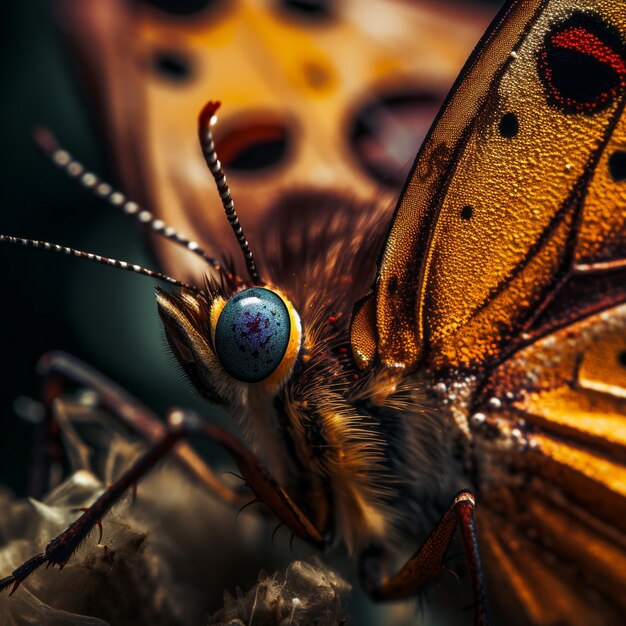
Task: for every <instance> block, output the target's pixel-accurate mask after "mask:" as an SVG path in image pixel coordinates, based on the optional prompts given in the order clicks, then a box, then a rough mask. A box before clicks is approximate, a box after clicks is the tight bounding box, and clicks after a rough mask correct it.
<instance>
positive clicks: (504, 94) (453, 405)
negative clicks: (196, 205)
mask: <svg viewBox="0 0 626 626" xmlns="http://www.w3.org/2000/svg"><path fill="white" fill-rule="evenodd" d="M623 9H624V6H623V2H619V1H618V2H616V1H611V0H602V1H598V2H585V1H581V2H568V1H565V0H562V1H559V0H547V1H543V2H540V1H524V2H522V1H516V2H511V3H508V4H507V5H506V6H505V7H504V8H503V9H502V11H501V13H500V14H499V16H498V17H497V18H496V20H495V22H494V24H493V25H492V27H491V28H490V29H489V30H488V32H487V33H486V35H485V36H484V38H483V39H482V41H481V43H480V44H479V47H478V48H477V50H476V52H475V53H474V54H473V55H472V57H471V58H470V60H469V61H468V64H467V65H466V67H465V69H464V70H463V72H462V74H461V76H460V78H459V80H458V82H457V84H456V86H455V88H454V89H453V91H452V93H451V95H450V96H449V98H448V100H447V102H446V104H445V105H444V108H443V109H442V111H441V113H440V115H439V117H438V119H437V121H436V122H435V125H434V126H433V128H432V130H431V132H430V134H429V135H428V137H427V139H426V141H425V143H424V146H423V147H422V150H421V151H420V153H419V154H418V156H417V159H416V162H415V165H414V167H413V170H412V173H411V175H410V177H409V180H408V181H407V184H406V186H405V189H404V191H403V193H402V196H401V198H400V201H399V203H398V207H397V209H396V212H395V214H394V215H393V217H392V219H391V226H390V228H389V229H387V220H386V219H381V218H382V217H387V214H386V209H384V208H380V207H376V208H375V209H373V208H372V207H364V206H361V205H357V206H350V204H349V203H345V202H344V203H342V204H340V205H338V204H333V203H329V202H328V198H326V197H324V196H323V195H321V194H317V195H315V194H306V195H302V194H301V195H293V196H291V197H286V198H285V199H284V200H283V202H282V204H281V205H280V206H278V207H276V208H275V213H274V214H273V217H272V219H271V220H270V221H271V223H274V224H276V228H275V229H274V230H273V232H271V233H269V234H267V236H266V237H264V238H263V239H262V240H261V241H259V242H257V243H255V247H254V249H255V253H256V254H257V256H256V257H254V258H253V256H252V252H251V251H250V246H249V245H248V242H247V240H246V238H245V236H244V234H243V231H242V229H241V226H240V225H239V223H238V220H237V217H236V214H235V213H234V208H233V205H232V200H231V198H230V192H229V191H228V187H227V185H226V183H225V180H224V178H223V173H222V172H221V168H220V166H219V162H218V161H217V158H216V156H215V154H214V150H213V145H212V137H211V134H210V129H209V126H208V125H207V119H208V117H210V115H211V114H212V113H213V112H214V108H212V107H211V106H209V108H207V109H205V111H204V113H203V114H202V115H201V117H200V130H201V141H202V145H203V151H204V154H205V157H206V158H207V162H208V164H209V167H210V169H211V172H212V173H213V175H214V176H215V178H216V181H217V184H218V188H219V189H220V196H221V198H222V201H223V203H224V208H225V209H226V212H227V214H228V215H229V221H230V222H231V225H232V227H233V229H234V232H235V234H236V236H237V238H238V240H239V243H240V247H241V249H242V250H243V252H244V257H245V262H246V268H247V271H248V276H247V277H241V276H236V275H235V272H234V271H233V270H229V269H228V268H226V267H225V266H224V265H223V264H221V263H220V262H218V261H216V260H213V259H209V258H206V260H207V261H208V262H209V264H210V266H211V267H213V268H214V270H215V272H217V275H216V276H215V277H214V278H212V279H209V281H208V284H207V285H206V286H203V287H198V286H186V285H184V284H181V283H177V282H176V281H174V283H175V284H176V285H177V287H178V289H177V290H176V291H174V292H166V291H163V290H160V291H159V292H158V295H157V304H158V310H159V314H160V316H161V319H162V320H163V323H164V326H165V330H166V334H167V337H168V341H169V344H170V346H171V348H172V350H173V352H174V354H175V355H176V357H177V358H178V360H179V362H180V363H181V365H182V366H183V368H184V370H185V371H186V373H187V374H188V376H189V378H190V379H191V381H192V382H193V383H194V385H195V387H196V388H197V389H198V391H199V392H200V393H201V394H202V395H203V396H204V397H206V398H207V399H208V400H210V401H211V402H215V403H218V404H222V405H223V406H225V407H226V408H227V410H229V411H230V412H231V413H232V414H233V416H234V417H236V418H237V419H241V420H243V422H244V423H245V425H246V426H247V428H248V430H249V431H250V432H251V433H253V436H252V440H253V444H252V445H253V449H254V451H255V452H256V453H257V454H258V455H259V456H260V457H262V459H263V463H260V462H259V461H258V460H257V459H256V457H255V456H253V455H252V454H251V453H250V452H249V451H248V450H247V449H245V448H243V447H242V446H241V444H239V443H238V442H236V441H234V440H233V439H232V437H229V436H227V435H225V434H224V433H223V432H222V431H221V430H220V429H218V428H216V427H213V426H211V425H202V423H200V422H197V421H196V420H185V419H183V418H182V417H181V415H180V413H176V414H175V417H176V420H175V422H176V423H175V425H174V426H175V427H174V428H173V430H172V431H171V432H170V433H169V434H166V435H165V436H164V437H163V438H162V439H161V440H160V441H159V443H157V444H155V447H154V448H152V450H151V451H150V452H148V453H147V454H146V456H145V457H144V461H143V462H142V463H143V464H142V463H141V462H138V465H137V466H136V468H134V469H131V470H130V471H129V473H128V475H127V476H126V478H125V481H126V482H125V483H123V484H120V485H119V486H118V487H117V489H118V491H119V490H121V489H122V488H123V487H124V486H125V485H126V484H130V483H131V482H133V481H134V480H136V479H137V478H138V477H139V476H140V473H141V472H143V471H145V470H146V469H147V468H148V467H149V466H151V464H153V463H154V462H156V459H157V458H158V456H159V455H162V454H163V453H164V452H165V451H166V450H167V449H169V448H171V447H172V446H173V444H174V443H175V442H176V441H178V440H179V439H180V438H181V437H184V436H185V435H187V434H188V433H189V432H196V431H197V432H203V433H204V434H205V435H207V436H210V437H212V438H214V439H216V440H218V441H219V442H220V443H221V444H222V445H223V446H224V447H225V448H226V449H227V450H229V451H230V452H231V454H233V456H234V457H235V460H236V461H237V463H238V465H239V467H240V469H241V471H242V473H243V475H244V477H245V479H246V482H247V483H248V484H249V485H250V486H251V488H252V489H253V491H254V492H255V494H256V496H257V497H258V498H259V499H260V500H261V501H262V502H264V503H265V504H266V505H267V506H268V508H270V509H271V510H272V511H273V512H274V513H275V514H276V515H277V516H278V517H279V518H280V519H281V521H283V522H284V523H286V524H287V525H288V526H289V527H290V528H292V529H293V530H294V532H295V533H296V534H298V536H300V537H303V538H305V539H307V540H309V541H311V542H312V543H314V544H316V545H325V544H327V543H329V542H330V541H331V540H332V538H333V537H336V538H338V539H340V540H341V541H343V542H345V543H346V544H347V545H348V546H351V547H353V548H354V549H355V550H356V551H358V552H359V553H360V554H361V572H362V575H363V578H364V582H365V585H366V587H367V589H368V590H369V591H370V593H371V594H372V595H373V596H374V597H376V598H378V599H396V598H402V597H408V596H410V595H412V594H414V593H416V592H417V591H418V590H419V589H420V588H421V587H422V586H423V585H424V584H425V583H426V582H427V581H428V580H430V579H431V578H432V577H433V576H435V575H437V574H438V573H439V572H440V571H441V570H442V567H443V560H444V558H445V555H446V553H447V551H448V548H449V546H450V542H451V540H452V537H453V535H454V532H455V530H456V529H457V528H458V529H459V530H460V534H461V537H462V539H463V544H464V547H465V550H466V554H467V557H468V562H469V566H470V572H471V574H472V579H473V586H474V594H475V600H476V609H475V616H476V622H477V623H486V622H487V620H488V616H487V605H486V595H485V584H484V580H483V574H482V567H481V559H480V556H479V550H478V543H479V539H480V543H481V545H482V549H483V551H484V555H485V556H486V558H485V563H486V567H487V569H488V570H489V572H490V574H491V576H492V581H494V582H495V583H497V584H496V585H495V586H496V587H497V588H498V591H499V593H497V594H496V595H495V597H494V600H496V601H497V600H498V599H500V600H501V601H502V602H504V603H509V607H508V611H507V616H508V615H511V616H514V617H516V618H518V620H519V621H520V623H537V624H560V623H567V624H607V623H619V619H620V614H621V613H622V612H623V610H624V608H625V607H624V604H623V603H624V600H623V593H622V592H623V588H624V582H625V581H624V574H623V572H624V571H626V568H625V565H626V548H625V547H624V546H625V545H626V539H625V532H626V528H625V527H624V521H623V520H624V516H623V513H624V510H625V509H624V506H625V504H624V503H625V502H626V500H625V499H624V498H625V496H626V494H624V493H623V477H624V476H625V472H626V469H625V467H624V463H625V455H624V443H625V442H624V441H623V437H622V431H623V423H624V419H625V418H624V416H625V415H626V406H625V404H624V398H625V397H626V393H625V391H624V390H625V389H626V384H625V380H626V379H625V374H624V365H623V361H624V359H623V350H624V348H623V346H625V345H626V309H625V306H626V305H625V302H626V290H625V285H626V248H625V243H624V242H625V240H626V232H625V228H626V211H625V207H626V188H625V187H624V180H625V179H626V176H624V172H623V161H624V154H626V152H625V150H626V147H625V146H626V126H625V120H626V118H625V116H624V107H625V103H626V54H625V50H626V18H625V15H626V13H625V12H624V10H623ZM294 207H297V209H298V210H297V211H296V210H295V209H294ZM131 208H132V207H131ZM146 221H147V222H150V221H151V218H150V216H148V217H146ZM152 223H153V228H154V229H155V230H156V231H157V232H159V231H160V232H162V233H163V234H164V235H165V236H167V237H169V238H171V239H174V240H177V241H179V243H182V244H183V245H185V246H186V247H187V248H188V249H190V250H191V251H193V252H195V253H196V254H197V255H198V256H202V257H206V255H205V254H204V253H203V252H202V251H199V250H198V249H197V246H196V245H194V244H193V243H190V242H189V241H188V240H185V239H184V238H183V237H181V236H179V235H177V234H175V233H174V232H173V231H170V230H168V229H167V227H165V225H163V224H162V223H159V222H157V223H156V224H154V222H152ZM380 250H382V253H381V254H380V256H379V257H377V254H378V253H379V251H380ZM294 276H295V279H294ZM170 280H171V279H170ZM620 346H621V347H620ZM107 493H108V495H106V496H103V499H101V501H99V503H96V504H95V505H94V507H95V508H94V509H93V510H90V511H89V512H87V513H85V517H83V518H80V519H79V520H78V521H77V522H76V524H75V525H74V531H73V532H74V533H75V534H76V533H77V532H78V533H83V532H86V531H87V530H88V528H89V523H90V516H91V519H92V520H93V518H95V517H97V516H101V514H102V513H103V512H106V510H107V508H108V507H110V506H111V503H112V502H113V501H114V497H115V489H113V490H112V491H110V492H107ZM296 493H297V494H298V495H297V496H296V495H295V494H296ZM475 493H476V494H477V495H478V498H479V502H480V505H481V506H480V508H479V511H480V513H479V517H478V524H477V525H475V523H474V517H473V514H474V508H475V506H476V498H475V495H474V494H475ZM289 494H292V495H289ZM81 520H83V521H81ZM92 525H93V523H92ZM431 529H432V532H430V534H428V532H429V530H431ZM70 530H71V529H70ZM420 531H421V532H422V533H423V534H427V539H426V541H425V542H424V543H423V544H422V547H421V548H420V549H419V550H418V551H417V553H416V554H415V555H414V556H413V557H412V558H411V559H409V561H408V562H407V564H406V565H405V566H404V567H403V568H402V569H401V570H400V572H398V573H397V574H395V575H394V576H391V577H387V576H386V575H385V574H384V573H383V571H384V568H383V567H382V565H381V563H382V562H383V561H384V560H385V558H386V554H387V552H388V550H389V548H390V546H391V545H393V544H394V542H396V541H399V540H401V538H402V537H404V540H406V539H407V538H408V537H413V536H416V535H417V534H419V532H420ZM68 532H69V531H68ZM70 539H71V533H70V534H69V535H68V534H64V535H62V536H61V537H60V538H57V539H55V540H54V541H53V542H52V543H51V544H50V546H49V547H48V549H47V551H46V552H45V553H43V554H42V555H40V556H39V557H36V560H35V561H34V562H33V563H30V564H29V563H27V564H25V565H24V566H23V567H22V568H21V569H18V570H16V572H14V573H13V575H12V576H9V577H8V578H6V579H5V580H4V581H3V582H2V583H0V586H4V587H7V586H9V585H11V584H13V585H14V586H16V585H17V584H19V582H20V581H21V580H22V579H23V578H24V577H25V576H27V575H28V573H29V572H30V571H32V569H34V568H35V567H37V566H39V565H40V564H42V563H43V562H46V561H48V562H53V563H62V562H64V560H63V559H67V558H68V557H69V555H70V554H71V550H69V551H68V549H67V546H68V540H70ZM546 555H547V556H546ZM502 589H505V593H502ZM511 605H512V607H513V609H511Z"/></svg>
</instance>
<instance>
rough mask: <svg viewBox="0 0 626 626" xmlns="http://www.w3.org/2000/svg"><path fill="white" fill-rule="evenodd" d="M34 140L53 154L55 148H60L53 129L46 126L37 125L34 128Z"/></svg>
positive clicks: (42, 148)
mask: <svg viewBox="0 0 626 626" xmlns="http://www.w3.org/2000/svg"><path fill="white" fill-rule="evenodd" d="M32 135H33V141H34V142H35V143H36V144H37V145H38V146H39V148H40V149H41V150H43V151H44V152H45V153H46V154H52V153H53V152H54V151H55V150H59V149H60V147H61V146H60V145H59V142H58V141H57V140H56V137H55V136H54V135H53V134H52V131H51V130H50V129H49V128H46V127H45V126H35V128H33V132H32Z"/></svg>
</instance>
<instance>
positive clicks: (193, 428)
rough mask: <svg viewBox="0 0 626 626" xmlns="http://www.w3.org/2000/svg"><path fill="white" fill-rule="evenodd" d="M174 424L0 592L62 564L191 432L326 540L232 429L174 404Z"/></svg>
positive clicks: (319, 541) (260, 495) (276, 508)
mask: <svg viewBox="0 0 626 626" xmlns="http://www.w3.org/2000/svg"><path fill="white" fill-rule="evenodd" d="M168 421H169V424H170V428H169V429H167V431H166V433H165V435H164V436H163V437H161V438H160V439H158V440H157V441H156V442H155V443H154V444H153V445H152V446H151V447H150V448H149V449H148V450H147V451H146V452H145V453H144V454H142V455H141V456H140V457H139V458H138V459H137V460H136V461H135V462H134V463H133V465H132V466H131V467H130V468H129V469H128V470H126V471H125V472H124V473H123V474H122V475H121V476H120V477H119V478H118V480H116V481H115V482H114V483H113V484H112V485H110V486H109V487H107V489H106V490H105V491H103V493H102V494H101V495H100V496H99V497H98V498H97V499H96V501H95V502H94V503H93V504H92V505H91V506H89V507H88V508H87V509H85V511H84V513H83V514H82V515H81V516H80V517H79V518H78V519H77V520H76V521H74V522H72V524H70V526H69V527H68V528H67V529H66V530H65V531H63V532H62V533H61V534H60V535H58V536H57V537H55V538H54V539H52V541H50V543H48V545H47V546H46V549H45V551H44V552H42V553H41V554H38V555H36V556H34V557H33V558H31V559H29V560H28V561H26V562H25V563H23V564H22V565H20V566H19V567H18V568H17V569H15V570H14V571H13V572H12V574H11V575H10V576H7V577H6V578H3V579H2V580H0V591H2V590H4V589H6V588H8V587H10V586H12V589H11V593H13V592H15V591H16V589H17V588H18V587H19V585H20V584H21V583H22V582H23V581H24V580H25V579H26V578H27V577H28V576H29V575H30V574H32V573H33V572H34V571H35V570H37V569H38V568H39V567H41V566H42V565H43V564H44V563H45V564H49V565H53V566H54V565H58V566H59V567H61V568H62V567H63V566H64V565H65V563H67V561H68V559H69V558H70V557H71V556H72V554H73V553H74V552H75V551H76V549H77V548H78V546H79V545H80V544H81V542H82V541H83V540H84V539H85V538H86V537H87V535H88V534H89V533H90V532H91V531H92V530H93V528H94V527H95V526H98V525H99V523H100V520H102V518H103V517H104V516H105V515H106V514H107V513H108V511H109V510H110V509H111V507H112V506H113V505H114V504H115V503H116V502H118V501H119V499H120V498H121V497H122V496H123V495H124V493H125V492H126V491H127V490H128V489H129V488H132V486H133V485H135V484H136V483H138V482H139V480H141V479H142V478H143V476H145V474H146V473H147V472H148V471H149V470H150V469H152V468H153V467H154V466H155V465H156V463H158V462H159V461H160V460H161V459H162V458H163V457H165V456H166V455H167V454H168V453H169V452H170V451H171V450H172V449H173V448H174V446H175V445H176V444H179V443H180V441H181V440H182V439H184V438H186V437H189V436H191V435H200V436H203V437H207V438H209V439H211V440H213V441H215V442H216V443H218V444H220V445H221V446H222V447H223V448H224V449H225V450H226V451H227V452H228V453H229V454H230V455H231V456H232V458H233V460H234V461H235V463H236V465H237V467H238V468H239V471H240V472H241V474H242V476H243V477H244V480H245V481H246V483H247V485H248V486H249V487H250V489H251V490H252V492H253V493H254V495H255V496H256V498H257V499H258V500H259V501H260V502H262V503H263V504H265V506H266V507H267V508H268V509H269V510H270V511H271V512H272V513H274V514H275V515H276V517H278V519H279V520H280V521H281V522H282V523H283V524H285V525H286V526H288V527H289V528H291V530H292V531H293V533H294V534H295V535H297V536H298V537H300V538H302V539H304V540H305V541H308V542H309V543H312V544H314V545H316V546H318V547H322V546H323V545H324V539H323V538H322V536H321V534H320V532H319V531H318V530H317V529H316V528H315V527H314V526H313V525H312V524H311V522H309V520H308V519H307V518H306V516H305V515H304V513H303V512H302V511H301V510H300V509H299V508H298V506H297V505H296V504H295V503H294V502H293V500H292V499H291V498H290V497H289V495H288V494H287V493H286V492H285V491H284V489H283V488H282V487H281V486H280V485H279V484H278V483H277V482H276V481H275V480H274V478H273V477H272V476H271V474H270V473H269V472H268V471H267V470H266V469H265V467H264V466H263V465H262V464H261V462H260V461H259V460H258V459H257V458H256V457H255V456H254V455H253V454H252V453H251V452H250V451H249V450H248V449H247V448H246V447H245V446H244V445H243V444H242V443H241V442H240V441H239V440H238V439H237V438H236V437H234V436H233V435H231V434H230V433H229V432H228V431H226V430H225V429H223V428H221V427H220V426H217V425H215V424H210V423H207V422H205V421H204V420H202V419H201V418H199V417H198V416H196V415H195V414H194V413H192V412H190V411H183V410H180V409H172V411H171V412H170V414H169V416H168Z"/></svg>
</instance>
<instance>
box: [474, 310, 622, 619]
mask: <svg viewBox="0 0 626 626" xmlns="http://www.w3.org/2000/svg"><path fill="white" fill-rule="evenodd" d="M496 398H497V400H494V399H496ZM476 406H477V407H478V408H479V409H480V411H481V412H480V413H478V414H477V415H478V416H479V418H480V419H479V420H478V421H480V422H481V423H480V425H475V427H474V433H475V435H476V436H475V437H474V442H475V445H476V449H475V455H474V459H475V465H476V473H477V476H478V484H479V486H480V491H481V502H482V505H483V508H482V515H481V517H480V521H479V526H480V529H481V534H482V546H483V550H484V552H485V557H486V558H485V561H486V563H487V565H488V568H489V567H491V569H492V570H493V571H492V576H491V581H498V585H499V588H498V592H497V597H496V599H498V598H499V599H500V600H501V599H502V597H504V598H506V602H507V603H508V607H507V613H508V614H511V615H518V616H519V618H520V619H519V623H521V624H529V623H532V624H568V625H577V624H581V625H582V624H585V625H590V624H591V625H595V624H597V625H600V624H602V625H606V624H620V623H623V615H624V614H625V613H626V595H625V594H624V591H625V590H626V305H620V306H617V307H614V308H611V309H608V310H606V311H604V312H602V313H599V314H597V315H594V316H590V317H588V318H586V319H585V320H582V321H580V322H578V323H577V324H573V325H571V326H568V327H566V328H562V329H560V330H558V331H556V332H555V333H552V334H550V335H548V336H546V337H544V338H543V339H540V340H538V341H536V342H535V343H533V344H532V345H530V346H528V347H526V348H524V349H522V350H520V351H519V352H518V353H517V354H515V355H514V356H513V357H512V358H510V359H509V360H508V361H506V362H505V363H503V364H502V365H500V366H499V367H498V368H496V369H495V370H494V371H493V372H492V373H491V375H490V377H489V378H488V380H487V382H486V383H484V385H483V387H482V389H481V391H480V393H479V396H478V399H477V401H476ZM489 433H491V436H489ZM495 433H497V436H494V434H495ZM492 586H493V582H492Z"/></svg>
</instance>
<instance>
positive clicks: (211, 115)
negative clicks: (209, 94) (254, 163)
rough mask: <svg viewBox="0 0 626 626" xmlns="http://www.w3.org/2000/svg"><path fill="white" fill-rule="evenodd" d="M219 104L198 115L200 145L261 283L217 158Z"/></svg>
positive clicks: (253, 274) (250, 268) (246, 257)
mask: <svg viewBox="0 0 626 626" xmlns="http://www.w3.org/2000/svg"><path fill="white" fill-rule="evenodd" d="M219 106H220V103H219V102H212V101H209V102H207V103H206V104H205V105H204V108H203V109H202V111H200V116H199V117H198V137H199V138H200V146H201V147H202V154H203V155H204V160H205V161H206V164H207V165H208V167H209V170H210V171H211V174H213V178H214V179H215V184H216V185H217V191H218V193H219V194H220V198H221V200H222V205H223V206H224V211H226V217H227V218H228V221H229V222H230V225H231V227H232V229H233V232H234V233H235V237H237V241H238V242H239V247H240V248H241V251H242V252H243V257H244V260H245V262H246V267H247V268H248V274H249V275H250V278H251V279H252V282H253V283H254V284H255V285H260V284H262V282H263V281H262V280H261V277H260V276H259V273H258V271H257V269H256V265H255V263H254V258H253V256H252V250H250V245H249V244H248V240H247V239H246V236H245V235H244V232H243V228H242V227H241V224H240V223H239V218H238V217H237V212H236V211H235V203H234V202H233V199H232V196H231V195H230V189H229V187H228V183H227V182H226V175H225V174H224V170H223V169H222V164H221V163H220V160H219V159H218V158H217V153H216V152H215V142H214V141H213V133H212V132H211V126H212V125H213V124H215V122H216V121H217V118H216V116H215V112H216V111H217V109H218V108H219Z"/></svg>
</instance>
